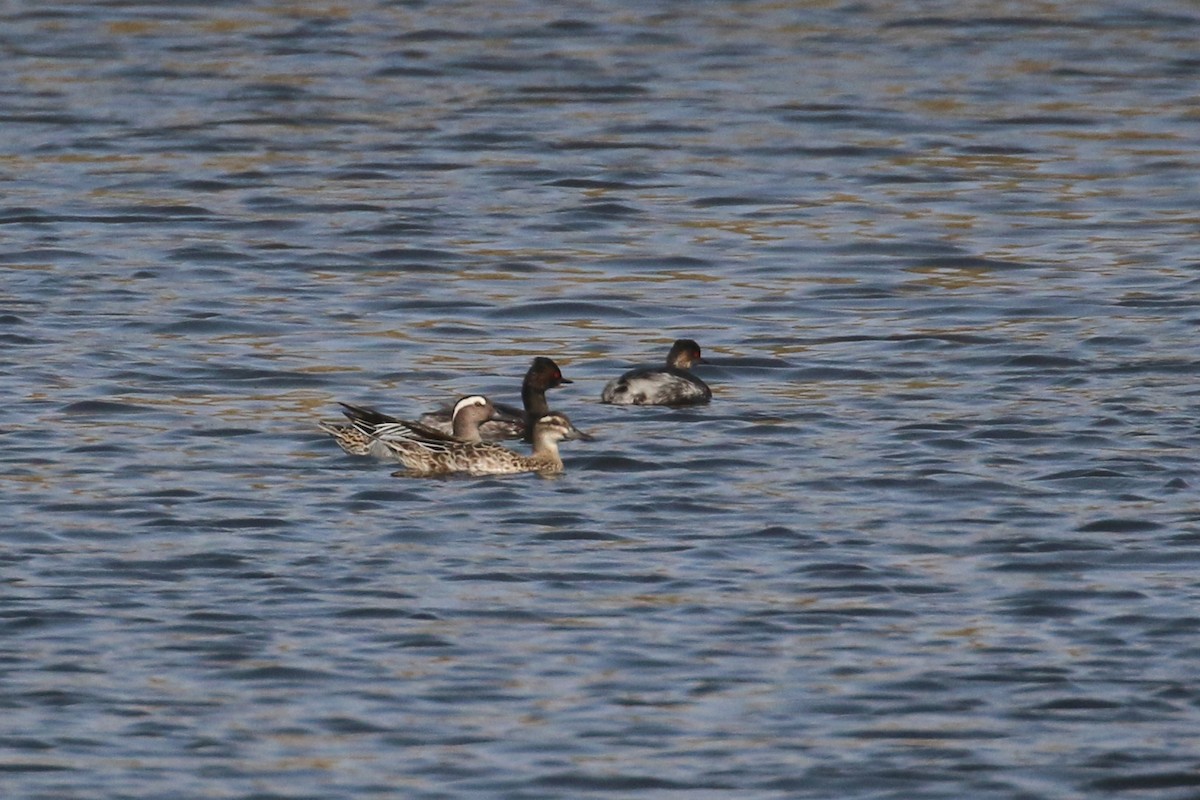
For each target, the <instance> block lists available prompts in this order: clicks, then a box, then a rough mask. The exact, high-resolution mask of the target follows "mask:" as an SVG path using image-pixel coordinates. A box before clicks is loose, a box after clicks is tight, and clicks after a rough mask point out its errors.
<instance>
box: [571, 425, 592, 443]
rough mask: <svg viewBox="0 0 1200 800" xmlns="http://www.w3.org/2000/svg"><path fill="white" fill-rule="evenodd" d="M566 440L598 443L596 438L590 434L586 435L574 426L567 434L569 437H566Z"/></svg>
mask: <svg viewBox="0 0 1200 800" xmlns="http://www.w3.org/2000/svg"><path fill="white" fill-rule="evenodd" d="M566 438H568V439H582V440H583V441H585V442H594V441H596V437H595V436H592V435H591V434H590V433H584V432H583V431H581V430H579V428H576V427H575V426H574V425H572V426H571V430H570V431H569V432H568V433H567V437H566Z"/></svg>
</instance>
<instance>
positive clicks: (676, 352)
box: [600, 339, 712, 406]
mask: <svg viewBox="0 0 1200 800" xmlns="http://www.w3.org/2000/svg"><path fill="white" fill-rule="evenodd" d="M703 363H705V361H704V359H703V358H701V356H700V345H698V344H696V341H695V340H694V339H677V340H676V341H675V344H673V345H671V351H670V352H669V353H667V363H666V365H665V366H662V367H636V368H634V369H631V370H629V371H628V372H626V373H625V374H624V375H622V376H621V377H619V378H613V379H612V380H611V381H609V382H608V383H607V384H605V386H604V390H603V391H602V392H601V393H600V401H601V402H604V403H613V404H615V405H633V406H687V405H697V404H699V403H707V402H708V401H709V400H711V399H712V389H709V388H708V384H706V383H705V382H704V381H702V380H700V379H699V378H697V377H696V376H695V375H692V374H691V373H690V372H688V370H689V369H690V368H691V366H692V364H703Z"/></svg>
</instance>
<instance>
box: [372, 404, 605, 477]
mask: <svg viewBox="0 0 1200 800" xmlns="http://www.w3.org/2000/svg"><path fill="white" fill-rule="evenodd" d="M591 438H592V437H591V436H590V435H588V434H586V433H584V432H583V431H580V430H579V429H578V428H576V427H575V426H574V425H572V424H571V420H569V419H568V418H567V416H566V415H565V414H557V413H550V414H546V415H544V416H543V417H541V418H540V419H539V420H538V421H537V422H536V423H535V424H534V427H533V453H532V454H531V455H528V456H525V455H521V454H520V453H517V452H514V451H512V450H509V449H508V448H506V447H503V446H501V445H498V444H495V443H494V442H453V441H447V440H445V439H440V440H427V439H417V438H414V439H397V440H390V439H384V440H382V441H383V444H384V446H386V447H387V448H388V449H389V450H390V451H391V453H392V456H393V457H394V458H396V459H398V460H399V461H400V462H401V463H403V464H404V466H405V467H406V469H403V470H399V471H397V472H394V473H392V474H393V475H396V476H399V477H426V476H432V475H449V474H452V473H466V474H468V475H513V474H516V473H520V472H538V473H542V474H549V473H555V472H562V470H563V462H562V456H561V455H560V454H559V451H558V443H559V442H561V441H567V440H571V439H591Z"/></svg>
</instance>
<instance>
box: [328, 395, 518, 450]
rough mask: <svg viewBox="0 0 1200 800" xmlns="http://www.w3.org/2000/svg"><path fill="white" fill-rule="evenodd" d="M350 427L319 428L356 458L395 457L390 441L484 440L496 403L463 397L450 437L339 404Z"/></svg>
mask: <svg viewBox="0 0 1200 800" xmlns="http://www.w3.org/2000/svg"><path fill="white" fill-rule="evenodd" d="M338 405H340V406H341V407H342V413H343V414H344V415H345V416H346V418H347V419H349V420H350V424H349V425H347V424H345V423H340V422H319V423H317V427H319V428H320V429H321V430H323V431H325V432H326V433H328V434H329V435H330V436H332V437H333V440H334V441H335V442H337V443H338V446H340V447H341V448H342V449H343V450H345V451H346V452H347V453H349V454H350V455H352V456H375V457H377V458H391V457H392V453H391V451H390V450H389V449H388V448H387V446H386V444H385V441H386V440H389V439H405V438H407V439H425V440H430V441H447V442H478V441H481V439H480V435H479V426H480V425H481V424H482V423H484V422H486V421H487V420H489V419H491V418H492V416H493V415H494V414H495V407H494V406H493V405H492V401H491V400H489V399H488V398H486V397H484V396H483V395H468V396H466V397H462V398H459V400H458V402H456V403H455V404H454V408H453V411H452V419H453V423H452V427H451V432H450V433H449V434H447V433H444V432H442V431H439V430H435V429H433V428H430V427H428V426H425V425H422V424H421V423H419V422H411V421H408V420H402V419H396V418H395V417H392V416H389V415H387V414H381V413H380V412H378V411H376V410H375V409H373V408H368V407H366V406H356V405H351V404H350V403H338Z"/></svg>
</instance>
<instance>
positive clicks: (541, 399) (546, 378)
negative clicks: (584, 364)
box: [420, 356, 573, 442]
mask: <svg viewBox="0 0 1200 800" xmlns="http://www.w3.org/2000/svg"><path fill="white" fill-rule="evenodd" d="M568 383H573V381H570V380H568V379H566V378H564V377H563V374H562V370H561V369H559V367H558V364H555V363H554V360H553V359H551V358H547V357H546V356H538V357H536V358H535V359H533V363H531V364H530V365H529V369H528V370H526V372H525V378H524V380H522V381H521V405H522V408H516V407H515V406H510V405H507V404H505V403H494V404H493V407H494V408H495V413H494V415H493V417H492V419H491V420H489V421H487V422H484V423H482V424H481V425H480V426H479V435H480V437H481V438H482V439H483V440H485V441H489V442H491V441H497V440H500V439H523V440H524V441H526V442H532V441H533V425H534V422H536V421H537V420H538V419H540V418H542V417H544V416H545V415H547V414H549V413H550V406H549V405H548V404H547V403H546V390H547V389H554V388H557V387H559V386H563V385H566V384H568ZM452 419H453V413H452V409H451V408H449V407H447V408H441V409H438V410H437V411H431V412H429V413H427V414H423V415H422V416H421V420H420V422H421V424H422V425H424V426H425V427H427V428H432V429H433V430H437V431H441V432H442V433H452V429H451V426H452Z"/></svg>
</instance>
